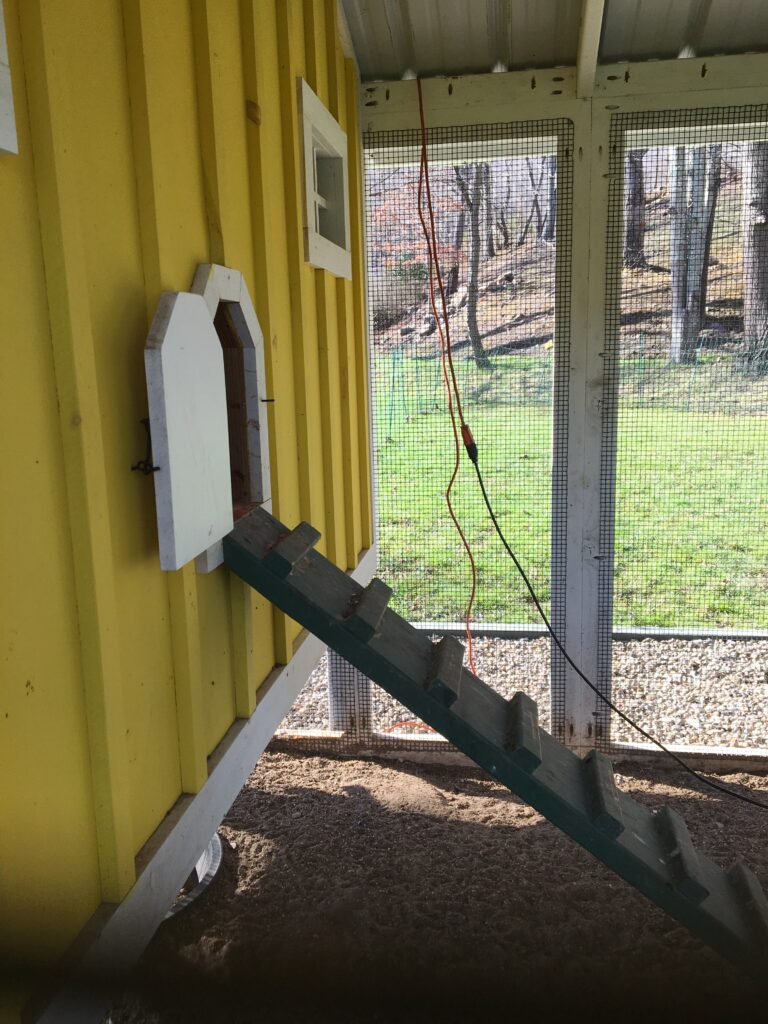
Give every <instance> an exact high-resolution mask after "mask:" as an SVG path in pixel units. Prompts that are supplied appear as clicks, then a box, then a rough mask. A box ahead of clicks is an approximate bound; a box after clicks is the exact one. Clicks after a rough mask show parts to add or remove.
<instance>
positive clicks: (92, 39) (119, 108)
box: [59, 0, 180, 851]
mask: <svg viewBox="0 0 768 1024" xmlns="http://www.w3.org/2000/svg"><path fill="white" fill-rule="evenodd" d="M69 13H70V17H69V18H67V19H65V21H64V24H63V25H62V26H61V31H62V35H61V36H60V37H59V39H60V45H62V46H65V47H68V48H71V49H73V50H74V49H78V52H79V53H80V57H81V59H80V60H79V61H77V62H73V63H72V64H71V76H70V95H71V100H72V103H73V104H74V105H75V107H76V108H78V109H86V108H87V107H88V106H89V105H90V106H91V108H93V107H94V105H96V109H94V110H93V116H94V117H95V118H97V119H98V121H99V122H100V123H103V124H108V125H109V126H110V145H109V146H105V145H104V139H103V137H102V136H101V135H100V134H99V133H96V132H94V131H93V128H92V124H91V123H90V121H87V120H85V119H83V118H78V119H76V120H75V121H74V123H73V132H74V137H73V150H74V154H75V158H76V161H77V167H78V180H79V182H80V185H81V189H80V192H81V194H80V208H81V210H82V216H81V219H82V233H83V243H84V249H85V258H86V263H87V273H88V285H89V296H90V306H91V322H92V324H93V331H94V339H95V355H96V368H97V373H98V386H99V395H100V399H101V403H102V410H103V412H102V433H103V438H104V456H105V461H106V465H107V467H109V469H108V497H109V511H110V522H111V527H112V537H113V557H114V580H115V592H116V599H117V603H118V608H119V626H120V648H121V661H122V666H123V671H122V684H123V694H124V697H123V702H124V709H125V716H126V728H125V735H126V746H127V750H128V763H129V778H130V785H131V804H132V808H131V810H132V819H133V828H134V844H133V845H134V851H138V849H139V848H140V847H141V845H142V844H143V843H144V842H145V840H146V837H147V835H148V834H149V833H151V832H152V830H153V829H154V828H155V827H156V826H157V824H158V823H159V822H160V821H161V820H162V818H163V817H164V815H165V813H166V812H167V809H168V806H169V803H172V802H173V800H174V799H175V798H176V795H177V794H178V791H179V786H180V774H179V760H178V750H177V743H176V703H175V692H174V686H173V664H172V648H171V637H170V631H169V626H168V592H167V586H166V581H165V579H164V578H163V576H162V574H160V573H158V572H157V537H156V526H155V517H154V501H153V494H152V482H151V479H148V478H145V477H143V476H141V475H140V474H136V473H131V472H130V466H131V465H132V464H133V463H134V462H135V461H136V460H137V459H138V458H139V456H140V455H141V454H142V451H143V448H144V444H145V439H144V430H143V427H142V425H141V423H140V422H139V420H140V417H141V416H142V415H145V409H146V385H145V381H144V372H143V347H144V341H145V336H146V300H145V294H144V277H143V267H142V256H141V240H140V234H139V219H138V210H137V196H136V183H135V174H133V173H132V167H131V163H132V140H131V124H130V109H129V102H128V89H127V78H126V69H125V45H124V34H123V22H122V13H121V7H120V4H119V3H118V2H117V0H113V2H112V3H108V4H102V5H99V6H98V8H96V9H92V4H91V2H90V0H76V3H74V4H72V5H70V11H69ZM94 182H98V183H99V187H98V188H94V187H93V183H94Z"/></svg>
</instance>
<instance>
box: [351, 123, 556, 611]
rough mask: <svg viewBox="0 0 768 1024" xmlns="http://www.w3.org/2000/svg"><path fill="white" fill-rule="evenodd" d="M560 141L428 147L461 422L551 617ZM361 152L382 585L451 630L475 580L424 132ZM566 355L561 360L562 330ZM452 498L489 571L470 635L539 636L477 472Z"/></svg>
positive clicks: (505, 135) (442, 142)
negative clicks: (427, 209)
mask: <svg viewBox="0 0 768 1024" xmlns="http://www.w3.org/2000/svg"><path fill="white" fill-rule="evenodd" d="M558 138H561V139H562V138H563V126H562V125H558V124H555V123H554V122H538V123H535V124H532V123H526V124H522V125H481V126H472V127H468V128H446V129H435V130H432V131H430V132H429V152H430V178H431V191H432V197H433V202H434V208H435V215H436V224H437V233H438V246H439V258H440V263H441V265H442V270H443V275H444V278H445V285H446V292H447V296H448V314H449V315H448V321H449V328H450V335H451V340H452V347H453V352H454V358H455V365H456V372H457V376H458V382H459V387H460V389H461V394H462V400H463V404H464V411H465V415H466V417H467V419H468V421H469V423H470V425H471V427H472V430H473V432H474V435H475V438H476V440H477V442H478V445H479V449H480V458H481V461H482V465H483V468H484V470H485V473H486V475H487V480H488V485H489V490H490V492H491V494H492V495H493V498H494V501H495V503H496V505H497V506H498V507H499V509H500V510H501V512H502V514H503V518H504V522H505V525H506V526H507V528H508V529H509V531H510V534H511V536H512V537H513V538H514V539H515V542H516V543H517V545H518V549H519V553H520V555H521V557H522V559H523V561H524V562H525V563H526V564H527V565H529V566H530V567H531V569H532V572H533V575H534V577H535V579H536V583H537V585H538V588H539V590H540V592H541V595H542V597H543V598H544V600H545V602H546V603H547V604H548V603H549V600H550V589H551V566H550V546H551V536H552V511H551V491H552V452H553V440H552V425H553V395H555V396H557V398H556V400H559V401H561V402H564V401H565V398H566V391H565V388H562V389H560V390H558V389H556V388H555V386H554V385H555V380H554V378H555V310H556V305H557V298H558V296H557V295H556V274H555V266H556V262H557V246H556V239H557V236H558V232H561V231H567V230H568V228H567V225H564V224H562V223H559V222H558V209H560V211H565V210H566V209H567V208H568V206H569V198H570V190H571V185H570V175H569V174H568V173H567V170H566V168H564V167H563V166H561V167H560V168H559V169H558V158H557V150H558ZM562 144H563V146H564V147H565V148H567V145H568V143H567V141H566V142H564V143H562ZM365 147H366V211H367V246H368V292H369V311H370V318H371V322H370V331H371V343H372V388H373V408H374V426H375V445H376V465H377V485H378V493H377V498H378V502H377V508H378V519H379V521H378V542H379V551H380V571H381V574H382V575H383V576H384V577H385V578H386V579H387V580H388V582H389V583H390V584H391V585H392V587H393V589H394V592H395V597H394V600H393V607H394V608H395V610H396V611H398V612H400V614H402V615H404V616H405V617H407V618H408V619H410V620H411V621H416V622H420V623H430V624H434V625H435V627H436V628H443V629H444V628H450V626H451V624H454V623H457V622H459V621H461V620H462V619H463V618H464V614H465V610H466V607H467V601H468V597H469V590H470V575H469V565H468V562H467V559H466V557H465V555H464V551H463V548H462V545H461V541H460V538H459V536H458V534H457V532H456V530H455V528H454V526H453V524H452V523H451V521H450V519H449V517H448V515H447V512H446V507H445V496H444V495H445V490H446V487H447V485H448V482H449V480H450V477H451V473H452V471H453V461H454V440H453V436H452V432H451V423H450V419H449V417H448V411H447V406H446V390H445V385H444V382H443V376H442V366H441V358H440V351H441V350H440V340H439V333H438V330H437V329H436V323H435V318H434V315H433V311H432V309H431V305H430V300H429V294H428V286H427V268H428V260H427V255H426V246H425V242H424V239H423V237H422V229H421V225H420V223H419V217H418V207H417V193H418V182H419V134H418V133H417V132H412V131H408V132H387V133H379V134H369V135H367V136H366V137H365ZM561 164H562V161H561ZM566 164H567V161H566ZM562 241H563V240H562V239H561V243H562ZM560 298H561V301H562V299H563V296H562V295H561V296H560ZM558 342H559V347H560V348H561V354H562V346H563V345H564V344H565V343H566V342H567V338H566V337H563V332H562V331H561V332H560V336H559V338H558ZM561 365H562V364H561ZM454 495H455V505H456V510H457V513H458V516H459V518H460V520H461V522H462V525H464V526H465V529H466V531H467V535H468V537H469V540H470V543H471V544H472V547H473V550H474V551H475V554H476V557H477V559H478V563H479V567H480V586H479V588H478V593H477V597H476V600H475V604H474V607H473V609H472V618H473V621H475V622H477V623H484V624H488V623H503V624H506V625H509V624H517V623H519V624H526V625H532V624H536V625H538V622H537V617H536V613H535V610H534V608H533V606H532V605H531V603H530V601H529V600H528V599H527V598H526V595H525V594H524V591H523V588H522V587H519V586H517V583H516V581H515V580H514V579H513V578H512V575H511V573H510V571H509V563H508V561H507V559H506V557H505V556H504V553H503V551H502V550H501V548H500V547H499V545H498V540H497V538H496V537H495V536H494V534H493V531H492V530H490V529H489V523H488V519H487V515H486V513H485V512H484V509H483V507H482V502H481V501H480V495H479V492H478V490H477V486H476V482H475V480H474V474H473V473H472V470H471V466H470V465H469V462H468V461H467V460H466V459H462V464H461V467H460V471H459V476H458V478H457V482H456V485H455V490H454Z"/></svg>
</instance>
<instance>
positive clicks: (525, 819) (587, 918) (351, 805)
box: [110, 753, 768, 1024]
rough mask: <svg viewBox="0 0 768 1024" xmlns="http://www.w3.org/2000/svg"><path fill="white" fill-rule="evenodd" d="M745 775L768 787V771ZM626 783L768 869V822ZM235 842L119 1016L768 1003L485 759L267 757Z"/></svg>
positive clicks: (742, 1007)
mask: <svg viewBox="0 0 768 1024" xmlns="http://www.w3.org/2000/svg"><path fill="white" fill-rule="evenodd" d="M725 780H726V781H728V782H729V783H730V784H731V785H733V786H734V787H735V788H737V789H740V790H741V791H742V792H745V791H747V790H751V791H753V792H755V793H761V794H762V795H763V798H766V797H768V777H765V776H756V775H744V774H738V775H730V776H726V777H725ZM619 785H620V786H621V787H622V788H623V789H625V790H627V791H629V792H632V793H633V794H634V795H635V796H636V797H637V799H639V800H641V801H643V802H644V803H646V804H647V805H649V806H651V807H657V806H659V805H661V804H662V803H669V804H671V805H672V806H673V807H674V808H675V809H676V810H678V811H680V813H682V814H683V816H684V817H685V818H686V820H687V822H688V825H689V828H690V830H691V833H692V835H693V838H694V841H695V842H696V843H697V844H698V845H699V848H700V849H701V850H702V851H703V852H705V853H706V854H708V855H709V856H711V857H712V858H713V859H714V860H716V861H717V862H718V863H720V864H722V865H724V866H725V865H729V864H730V863H731V862H732V861H733V860H735V859H736V858H737V857H743V859H745V860H746V861H747V863H749V864H750V865H751V866H752V867H753V869H754V870H755V871H756V873H757V874H758V876H759V877H760V878H761V881H762V882H763V884H764V885H766V883H768V842H767V840H768V814H766V813H764V812H761V811H760V810H758V809H756V808H752V807H749V806H748V805H746V804H741V803H739V802H736V801H731V800H726V799H725V798H721V797H719V796H718V795H717V794H712V795H709V794H705V795H702V794H700V793H699V792H698V791H696V790H694V789H693V788H692V787H691V785H690V780H689V779H687V778H686V777H685V776H682V775H681V774H679V773H677V772H675V771H671V772H669V773H668V774H667V773H664V774H662V773H659V772H655V773H654V774H653V775H652V776H651V775H650V774H649V773H648V772H646V771H640V770H638V771H635V770H632V771H631V773H630V772H629V770H628V769H627V768H626V767H624V768H623V769H622V768H620V769H619ZM221 835H222V838H223V840H224V843H223V845H224V859H223V864H222V868H221V870H220V872H219V874H218V876H217V877H216V879H215V881H214V882H213V884H212V885H211V887H210V888H209V889H208V891H207V892H206V893H205V894H204V895H203V896H202V897H201V898H200V899H198V900H197V901H196V902H195V903H194V904H193V905H192V906H191V907H189V908H187V909H186V910H185V911H183V913H181V914H179V915H178V916H177V917H175V918H173V919H171V920H170V921H168V922H167V923H166V924H164V925H163V926H162V927H161V928H160V930H159V931H158V932H157V934H156V936H155V938H154V939H153V941H152V944H151V945H150V947H149V948H148V950H147V951H146V953H145V955H144V957H143V959H142V961H141V963H140V965H139V968H138V969H137V971H136V974H135V977H134V978H133V980H132V983H131V985H130V986H129V987H126V989H125V991H124V992H123V993H122V995H121V996H120V998H119V1000H118V1001H117V1003H116V1004H115V1006H114V1008H113V1010H112V1012H111V1015H110V1019H111V1024H137V1022H139V1021H141V1022H146V1024H176V1022H179V1024H180V1022H184V1024H193V1022H198V1021H199V1022H206V1024H209V1022H210V1024H218V1022H219V1021H221V1022H225V1021H226V1022H232V1024H240V1022H243V1024H244V1022H251V1021H254V1022H256V1021H258V1022H261V1021H264V1022H273V1021H274V1022H283V1021H285V1022H294V1021H295V1022H299V1021H301V1022H304V1021H306V1022H308V1024H310V1022H315V1021H318V1022H320V1021H323V1022H325V1021H328V1022H336V1021H344V1022H357V1021H372V1022H379V1021H381V1022H389V1021H409V1022H410V1021H414V1022H416V1021H418V1022H431V1021H435V1022H439V1021H451V1022H453V1021H457V1022H458V1021H490V1020H493V1021H495V1020H499V1021H501V1020H504V1021H514V1020H516V1019H519V1014H520V1013H521V1012H524V1013H525V1014H526V1016H527V1017H528V1018H529V1019H533V1020H535V1021H538V1020H545V1019H550V1017H551V1016H552V1014H553V1013H554V1012H557V1013H558V1015H559V1014H560V1013H567V1014H568V1015H569V1017H570V1018H572V1019H573V1018H576V1019H577V1020H587V1019H590V1020H595V1019H601V1020H603V1019H604V1020H614V1021H625V1020H646V1019H650V1017H649V1014H653V1020H654V1022H655V1021H658V1020H666V1019H670V1020H671V1019H675V1020H677V1021H681V1022H683V1021H688V1020H693V1019H695V1020H697V1021H698V1020H712V1021H715V1020H717V1021H732V1020H746V1019H752V1020H754V1021H757V1020H760V1019H765V1017H766V1015H768V1011H766V1010H765V1007H766V1006H768V1002H767V1001H766V994H765V993H762V994H759V993H757V992H756V990H755V988H754V987H753V985H752V983H751V982H750V981H749V980H748V979H747V978H746V976H744V975H743V974H742V973H741V972H740V971H739V970H738V969H736V968H734V967H732V966H731V965H729V964H727V963H726V962H725V961H723V960H721V959H720V957H719V956H717V955H716V954H715V953H713V952H711V951H709V950H708V949H706V948H705V947H704V946H703V945H702V944H701V943H699V942H698V941H697V940H696V939H694V938H692V937H691V936H690V935H689V934H688V932H687V931H686V930H685V929H684V928H682V927H681V926H680V925H678V924H677V923H676V922H675V921H673V920H672V919H671V918H669V917H667V916H666V915H665V914H664V913H663V912H662V911H661V910H658V909H657V908H655V907H654V906H652V905H651V904H649V903H648V902H647V901H646V900H645V899H644V898H643V897H641V896H640V895H639V894H638V893H636V892H635V891H634V890H633V889H631V888H630V887H629V886H628V885H627V884H626V883H624V882H623V881H621V880H620V879H618V878H617V877H616V876H614V875H613V874H612V873H611V872H609V871H608V870H607V869H606V868H604V867H603V866H602V865H601V864H599V863H598V862H597V861H595V860H593V858H592V857H591V856H590V855H589V854H587V853H586V852H585V851H583V850H581V849H580V848H579V847H577V846H575V845H574V844H573V843H572V842H571V841H570V840H568V839H567V838H566V837H565V836H563V835H561V834H560V833H559V832H558V831H557V830H556V829H555V828H553V827H552V826H551V825H549V824H548V823H547V822H546V821H545V820H544V819H543V818H541V816H540V815H538V814H537V813H536V812H534V811H532V810H530V809H529V808H528V807H526V806H525V805H524V804H522V803H521V802H520V801H519V800H518V799H517V798H516V797H514V796H513V795H512V794H510V793H509V792H508V791H507V790H506V789H504V788H503V787H502V786H500V785H499V784H498V783H497V782H495V781H494V780H493V779H491V778H490V777H488V776H487V775H486V774H485V773H483V772H481V771H479V770H475V769H459V768H441V767H435V766H420V765H414V764H411V763H407V762H384V761H372V760H365V761H360V760H344V759H334V758H329V757H311V756H293V755H287V754H276V753H267V754H266V755H265V756H264V757H263V758H262V759H261V761H260V762H259V764H258V765H257V766H256V769H255V771H254V772H253V774H252V775H251V777H250V779H249V781H248V783H247V785H246V787H245V788H244V789H243V790H242V792H241V794H240V796H239V797H238V799H237V801H236V802H235V804H234V806H233V807H232V809H231V811H230V813H229V815H228V817H227V818H226V820H225V823H224V824H223V825H222V828H221ZM767 973H768V972H767ZM758 1000H762V1002H761V1003H760V1004H759V1005H762V1007H763V1009H762V1011H761V1012H758V1011H757V1010H756V1009H755V1007H756V1005H758ZM694 1014H695V1017H694Z"/></svg>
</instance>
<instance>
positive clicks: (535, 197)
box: [517, 156, 544, 248]
mask: <svg viewBox="0 0 768 1024" xmlns="http://www.w3.org/2000/svg"><path fill="white" fill-rule="evenodd" d="M525 166H526V167H527V169H528V177H529V179H530V182H531V189H532V190H533V192H532V196H531V209H530V211H529V213H528V217H527V219H526V221H525V224H524V225H523V230H522V231H521V232H520V235H519V236H518V239H517V245H518V248H519V247H520V246H521V245H522V244H523V242H524V241H525V240H526V238H527V237H528V232H529V230H530V228H531V224H532V223H533V219H534V217H535V218H536V237H537V238H541V230H542V228H543V226H544V218H543V216H542V213H541V204H540V202H539V193H540V192H541V184H542V182H543V180H544V163H543V162H542V163H541V164H540V165H539V173H538V177H537V176H536V172H535V170H534V168H533V161H532V160H531V158H530V157H529V156H527V157H526V158H525Z"/></svg>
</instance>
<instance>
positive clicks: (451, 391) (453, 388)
mask: <svg viewBox="0 0 768 1024" xmlns="http://www.w3.org/2000/svg"><path fill="white" fill-rule="evenodd" d="M416 85H417V87H418V91H419V120H420V122H421V166H420V169H419V191H418V209H419V220H420V221H421V228H422V231H423V232H424V238H425V240H426V243H427V251H428V253H429V302H430V306H431V307H432V315H433V316H434V318H435V324H436V326H437V330H438V334H439V336H440V361H441V365H442V370H443V382H444V384H445V391H446V394H447V396H448V412H449V413H450V416H451V426H452V427H453V441H454V455H455V458H454V464H453V472H452V474H451V479H450V481H449V483H448V487H447V489H446V492H445V502H446V504H447V506H448V512H449V514H450V517H451V519H452V520H453V525H454V526H455V527H456V532H457V533H458V535H459V536H460V537H461V542H462V544H463V545H464V550H465V551H466V552H467V558H468V559H469V564H470V569H471V574H472V586H471V590H470V595H469V601H468V603H467V608H466V611H465V614H464V625H465V628H466V633H467V657H468V660H469V667H470V669H471V670H472V672H474V671H475V660H474V652H473V648H472V628H471V617H472V608H473V607H474V603H475V596H476V594H477V565H476V563H475V556H474V553H473V551H472V547H471V545H470V543H469V541H468V540H467V537H466V534H465V533H464V530H463V529H462V526H461V523H460V522H459V519H458V517H457V515H456V512H455V511H454V508H453V502H452V501H451V493H452V491H453V485H454V483H455V482H456V477H457V476H458V473H459V465H460V462H461V446H462V444H463V445H464V447H465V448H467V449H469V447H470V446H474V439H473V437H472V431H471V430H470V429H469V425H468V424H467V421H466V420H465V419H464V410H463V408H462V405H461V395H460V393H459V385H458V381H457V380H456V370H455V369H454V365H453V353H452V351H451V334H450V327H449V325H448V304H447V302H446V298H445V288H444V286H443V275H442V273H441V271H440V258H439V254H438V249H437V231H436V229H435V214H434V210H433V208H432V191H431V189H430V185H429V159H428V156H427V129H426V126H425V124H424V102H423V99H422V95H421V79H420V78H417V79H416ZM424 195H426V199H427V212H428V214H429V228H428V227H427V222H426V219H425V217H424V207H423V196H424ZM435 278H436V279H437V285H438V290H439V292H440V303H441V305H442V312H443V316H442V322H441V319H440V316H439V314H438V312H437V304H436V302H435ZM449 374H450V376H449ZM454 398H455V403H456V405H455V409H454ZM457 414H458V421H457ZM460 437H461V440H460V439H459V438H460Z"/></svg>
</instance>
